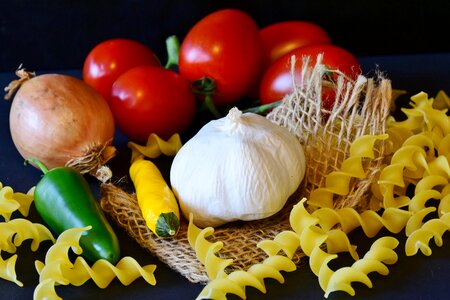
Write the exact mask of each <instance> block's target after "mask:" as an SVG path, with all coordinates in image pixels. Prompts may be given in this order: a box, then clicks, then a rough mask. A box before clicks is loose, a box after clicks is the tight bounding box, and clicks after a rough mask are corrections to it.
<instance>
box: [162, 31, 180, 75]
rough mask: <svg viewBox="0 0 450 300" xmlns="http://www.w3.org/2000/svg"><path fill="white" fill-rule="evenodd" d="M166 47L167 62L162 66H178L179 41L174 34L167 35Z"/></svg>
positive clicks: (169, 67)
mask: <svg viewBox="0 0 450 300" xmlns="http://www.w3.org/2000/svg"><path fill="white" fill-rule="evenodd" d="M166 49H167V63H166V65H165V66H164V68H166V69H172V68H174V67H176V66H178V57H179V55H180V42H179V41H178V38H177V37H176V36H175V35H172V36H169V37H168V38H167V39H166Z"/></svg>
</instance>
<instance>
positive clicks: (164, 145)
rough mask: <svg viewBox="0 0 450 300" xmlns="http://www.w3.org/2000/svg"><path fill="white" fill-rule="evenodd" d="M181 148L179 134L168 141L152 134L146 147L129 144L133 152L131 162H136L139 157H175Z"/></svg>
mask: <svg viewBox="0 0 450 300" xmlns="http://www.w3.org/2000/svg"><path fill="white" fill-rule="evenodd" d="M181 146H182V143H181V138H180V135H179V134H178V133H176V134H174V135H172V136H171V137H170V138H169V139H168V140H167V141H164V140H163V139H161V138H160V137H159V136H158V135H156V134H154V133H152V134H150V136H149V137H148V139H147V143H146V145H145V146H142V145H139V144H136V143H134V142H128V147H129V148H130V149H131V150H132V152H131V161H135V160H136V158H137V157H139V156H145V157H148V158H157V157H158V156H160V155H161V154H164V155H167V156H174V155H175V154H176V153H177V152H178V150H180V148H181Z"/></svg>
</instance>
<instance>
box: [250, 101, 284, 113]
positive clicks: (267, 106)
mask: <svg viewBox="0 0 450 300" xmlns="http://www.w3.org/2000/svg"><path fill="white" fill-rule="evenodd" d="M281 102H282V101H281V100H278V101H276V102H272V103H268V104H263V105H260V106H255V107H250V108H247V109H245V110H244V111H243V112H244V113H247V112H251V113H255V114H260V115H261V114H265V113H266V112H267V111H268V110H270V109H272V108H275V107H277V106H279V105H280V104H281Z"/></svg>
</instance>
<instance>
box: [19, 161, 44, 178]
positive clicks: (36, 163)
mask: <svg viewBox="0 0 450 300" xmlns="http://www.w3.org/2000/svg"><path fill="white" fill-rule="evenodd" d="M29 162H32V163H34V164H35V165H36V166H38V167H39V169H41V171H42V173H44V175H45V174H47V173H48V168H47V166H45V165H44V164H43V163H42V162H41V161H39V160H37V159H36V158H28V159H26V160H25V162H24V164H25V165H27V164H28V163H29Z"/></svg>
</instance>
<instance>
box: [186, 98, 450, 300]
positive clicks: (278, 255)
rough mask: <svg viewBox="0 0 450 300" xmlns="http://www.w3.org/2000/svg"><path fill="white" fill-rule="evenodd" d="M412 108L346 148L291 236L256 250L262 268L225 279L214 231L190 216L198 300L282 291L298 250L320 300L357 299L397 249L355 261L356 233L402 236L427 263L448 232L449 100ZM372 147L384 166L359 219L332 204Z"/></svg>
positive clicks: (409, 251) (298, 214)
mask: <svg viewBox="0 0 450 300" xmlns="http://www.w3.org/2000/svg"><path fill="white" fill-rule="evenodd" d="M410 105H411V107H410V108H402V111H403V112H404V114H405V115H406V118H405V119H404V120H402V121H396V120H395V119H394V117H391V118H390V119H389V120H388V122H387V133H386V134H381V135H363V136H361V137H358V138H357V139H356V140H355V141H354V142H353V143H352V144H351V148H350V151H349V153H350V155H349V157H348V158H346V159H345V160H344V161H343V162H342V164H341V168H340V169H339V170H336V171H333V172H331V173H330V174H328V175H327V176H326V181H325V182H326V184H325V185H324V186H323V187H319V188H317V189H315V190H313V191H312V192H311V194H310V195H309V198H308V199H306V198H304V199H302V200H301V201H300V202H299V203H298V204H296V205H295V206H294V208H293V209H292V211H291V214H290V219H289V222H290V224H291V227H292V230H286V231H282V232H280V233H279V234H278V235H277V236H276V237H275V238H274V239H273V240H263V241H261V242H260V243H259V244H258V247H259V248H261V249H263V250H264V251H265V252H266V254H267V258H266V259H265V260H264V261H263V262H262V263H259V264H255V265H253V266H251V267H250V268H249V269H248V270H246V271H244V270H237V271H234V272H231V273H227V272H226V268H227V266H229V265H230V264H231V263H232V260H230V259H224V258H221V257H220V250H221V249H222V247H223V243H221V242H220V241H216V242H211V241H210V240H211V236H213V234H214V229H213V228H205V229H200V228H198V227H197V226H195V225H194V223H193V219H194V217H195V216H191V218H190V222H189V226H188V239H189V243H190V244H191V245H192V247H193V248H194V249H195V252H196V255H197V257H198V259H199V261H200V262H201V263H202V264H204V265H205V268H206V271H207V273H208V276H209V278H210V279H211V280H210V282H209V283H208V284H207V285H206V286H205V288H204V289H203V291H202V292H201V294H200V295H199V297H198V298H199V299H226V295H227V294H229V293H230V294H235V295H237V296H239V297H241V298H243V299H245V298H246V293H245V287H246V286H251V287H254V288H256V289H258V290H260V291H261V292H263V293H264V292H265V291H266V288H265V285H264V279H265V278H273V279H276V280H278V281H279V282H280V283H283V282H284V278H283V276H282V274H281V272H282V271H285V272H291V271H294V270H296V264H295V263H294V262H293V261H292V260H291V258H292V257H293V255H294V253H295V252H296V251H299V250H301V251H303V252H304V253H305V254H306V255H307V256H308V257H309V265H310V267H311V270H312V271H313V272H314V274H315V275H316V276H318V280H319V284H320V287H321V288H322V289H323V291H324V292H325V297H328V295H329V294H330V293H332V292H334V291H344V292H347V293H348V294H350V295H355V290H354V288H353V287H352V286H351V284H352V282H360V283H363V284H365V285H366V286H368V287H372V282H371V280H370V278H369V276H368V275H369V274H370V273H372V272H377V273H379V274H381V275H388V273H389V269H388V265H391V264H394V263H396V261H397V260H398V256H397V254H396V252H395V249H396V248H397V247H398V245H399V241H398V240H397V239H396V238H395V237H394V236H382V237H380V238H378V239H376V240H375V242H374V243H373V244H372V246H371V248H370V249H369V251H367V252H366V253H365V254H364V256H363V257H361V258H360V257H359V254H358V253H357V252H356V247H355V245H352V243H351V241H350V239H349V237H348V234H349V233H350V232H352V231H353V230H355V229H356V228H361V229H362V231H363V232H364V234H365V235H366V236H367V237H368V238H373V237H375V236H376V235H377V234H378V233H379V232H380V230H381V229H383V228H384V229H386V230H387V232H389V233H392V234H398V233H401V232H402V231H403V232H404V233H405V234H406V236H407V239H406V243H405V245H404V251H405V253H406V255H407V256H412V255H415V254H416V253H418V251H419V250H420V251H421V252H422V253H423V254H424V255H431V254H432V249H431V247H430V241H431V239H434V242H435V244H436V246H442V245H443V235H444V234H445V233H446V232H447V231H449V230H450V163H449V160H450V118H449V117H448V116H447V114H446V113H447V110H448V108H450V99H449V97H448V96H447V95H446V94H445V93H444V92H440V93H438V95H437V96H436V99H433V98H428V95H427V94H426V93H423V92H421V93H419V94H417V95H415V96H413V97H412V98H411V103H410ZM377 143H383V144H384V147H385V148H384V149H385V160H384V163H385V164H384V166H383V168H382V169H381V172H379V174H378V175H377V178H376V179H375V180H373V181H372V188H371V199H370V205H369V206H370V208H369V209H366V210H364V211H362V212H359V211H357V210H356V209H354V208H350V207H344V208H335V206H334V205H333V197H334V196H337V195H338V196H345V194H346V193H348V192H349V189H348V186H349V185H350V182H351V181H352V180H356V179H362V178H365V177H366V176H367V170H366V169H365V167H364V166H365V164H364V162H367V160H371V159H374V157H375V154H374V148H375V147H374V145H376V144H377ZM436 203H437V204H436ZM342 252H348V253H349V254H350V255H351V257H352V258H353V259H354V263H353V264H352V265H350V266H346V267H342V268H339V269H338V270H333V269H332V268H331V267H330V266H329V263H330V262H331V261H332V260H334V259H336V258H338V253H342Z"/></svg>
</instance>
